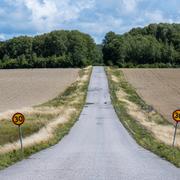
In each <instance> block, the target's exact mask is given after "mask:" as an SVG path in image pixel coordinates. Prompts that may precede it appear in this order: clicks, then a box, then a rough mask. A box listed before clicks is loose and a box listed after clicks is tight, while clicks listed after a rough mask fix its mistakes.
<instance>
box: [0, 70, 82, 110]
mask: <svg viewBox="0 0 180 180" xmlns="http://www.w3.org/2000/svg"><path fill="white" fill-rule="evenodd" d="M78 71H79V69H29V70H27V69H26V70H25V69H21V70H0V113H1V112H4V111H7V110H11V109H19V108H23V107H29V106H33V105H37V104H41V103H43V102H45V101H47V100H50V99H52V98H54V97H56V96H57V95H58V94H59V93H61V92H63V91H64V90H65V89H66V88H67V87H68V86H69V85H70V84H72V83H73V82H74V81H75V80H76V79H77V77H78Z"/></svg>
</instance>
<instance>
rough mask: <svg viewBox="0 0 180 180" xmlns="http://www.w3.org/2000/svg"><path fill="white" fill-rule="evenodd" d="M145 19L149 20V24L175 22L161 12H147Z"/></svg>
mask: <svg viewBox="0 0 180 180" xmlns="http://www.w3.org/2000/svg"><path fill="white" fill-rule="evenodd" d="M145 17H146V18H147V20H148V21H149V22H153V23H159V22H168V23H172V22H173V21H172V19H170V18H166V17H165V16H164V14H163V12H162V11H160V10H155V11H151V12H150V11H147V12H145Z"/></svg>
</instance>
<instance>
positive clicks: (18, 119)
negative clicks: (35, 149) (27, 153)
mask: <svg viewBox="0 0 180 180" xmlns="http://www.w3.org/2000/svg"><path fill="white" fill-rule="evenodd" d="M24 121H25V117H24V115H23V114H21V113H15V114H14V115H13V117H12V122H13V123H14V124H15V125H17V126H18V129H19V140H20V145H21V154H22V157H23V156H24V150H23V141H22V129H21V125H22V124H23V123H24Z"/></svg>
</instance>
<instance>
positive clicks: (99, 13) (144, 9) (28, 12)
mask: <svg viewBox="0 0 180 180" xmlns="http://www.w3.org/2000/svg"><path fill="white" fill-rule="evenodd" d="M159 22H168V23H173V22H175V23H180V0H0V39H1V40H3V39H8V38H11V37H14V36H18V35H36V34H41V33H44V32H49V31H52V30H55V29H56V30H57V29H68V30H71V29H78V30H80V31H82V32H85V33H89V34H90V35H92V36H93V38H94V39H95V41H96V42H97V43H100V42H101V41H102V39H103V37H104V35H105V34H106V33H107V32H108V31H114V32H116V33H124V32H127V31H129V30H130V29H131V28H132V27H138V26H145V25H148V24H149V23H159Z"/></svg>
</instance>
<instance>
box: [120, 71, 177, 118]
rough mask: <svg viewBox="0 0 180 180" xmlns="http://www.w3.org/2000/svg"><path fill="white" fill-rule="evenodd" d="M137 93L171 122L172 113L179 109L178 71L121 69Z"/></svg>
mask: <svg viewBox="0 0 180 180" xmlns="http://www.w3.org/2000/svg"><path fill="white" fill-rule="evenodd" d="M122 70H123V73H124V75H125V78H126V80H127V81H129V82H130V84H132V85H133V86H134V87H135V89H136V91H137V93H138V94H139V95H140V96H141V97H142V98H143V99H144V100H145V101H146V102H147V104H149V105H151V106H153V107H154V108H155V109H156V110H157V111H158V112H159V113H161V114H162V115H163V116H164V117H165V118H166V119H167V120H169V121H172V116H171V114H172V112H173V111H174V110H176V109H180V69H122Z"/></svg>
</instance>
